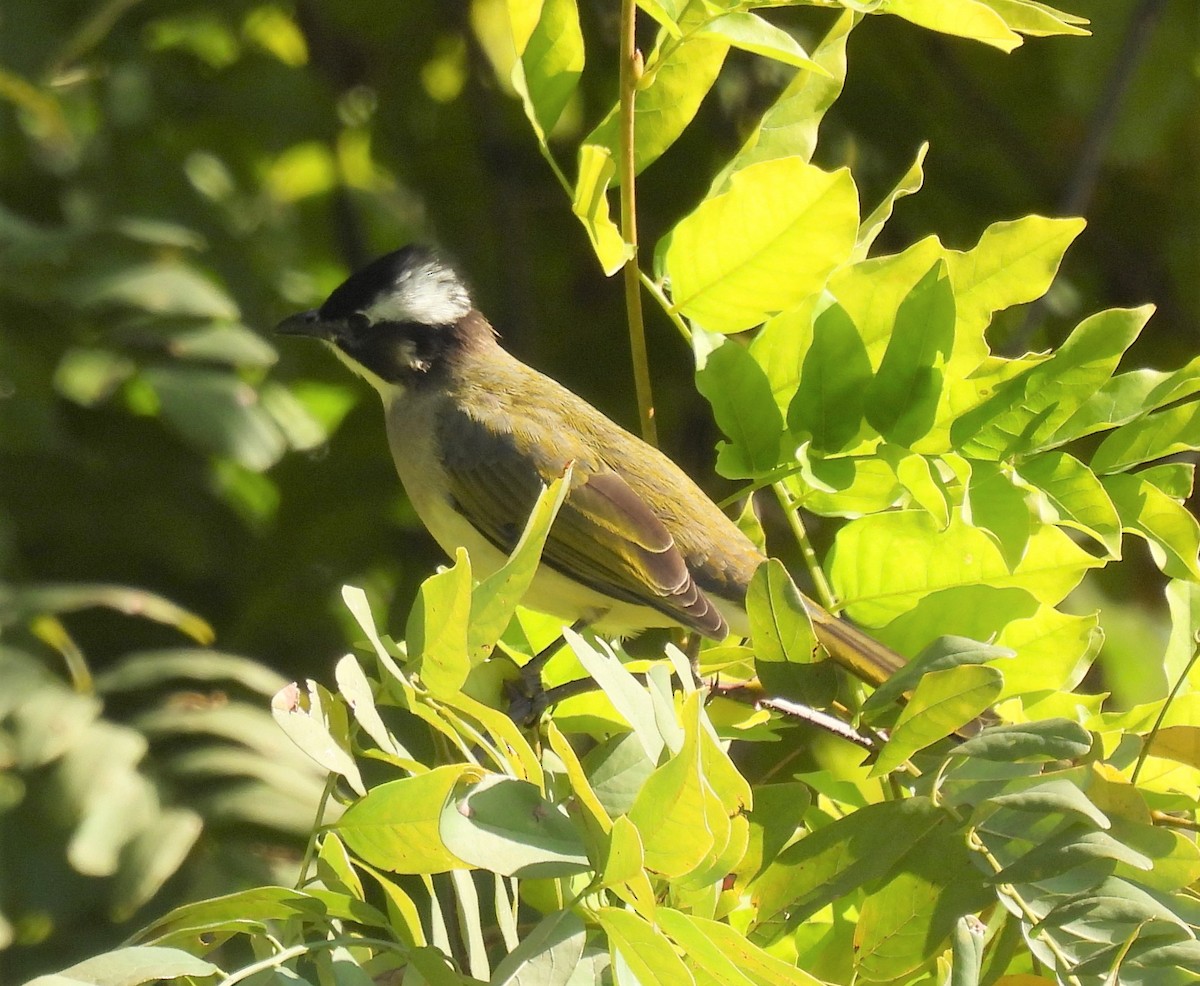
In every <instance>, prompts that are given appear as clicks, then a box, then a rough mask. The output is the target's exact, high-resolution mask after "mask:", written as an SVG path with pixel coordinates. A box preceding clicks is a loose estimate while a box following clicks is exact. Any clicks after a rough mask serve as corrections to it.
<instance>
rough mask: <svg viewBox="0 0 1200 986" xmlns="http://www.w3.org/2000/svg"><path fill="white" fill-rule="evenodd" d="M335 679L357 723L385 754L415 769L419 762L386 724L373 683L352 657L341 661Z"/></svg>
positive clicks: (337, 666)
mask: <svg viewBox="0 0 1200 986" xmlns="http://www.w3.org/2000/svg"><path fill="white" fill-rule="evenodd" d="M334 678H335V680H336V681H337V686H338V691H339V692H341V695H342V698H344V699H345V700H346V704H347V705H348V706H349V707H350V711H351V712H352V713H353V714H354V718H355V720H356V721H357V722H358V724H359V726H361V727H362V730H363V732H365V733H366V734H367V735H368V736H369V737H370V738H371V739H372V740H373V741H374V742H375V745H376V746H378V747H379V749H380V750H382V751H383V752H384V753H387V754H390V755H391V756H393V757H397V758H400V759H401V760H405V761H408V764H407V765H408V766H410V767H412V766H415V765H416V763H417V761H416V759H415V758H414V757H413V755H412V754H411V753H409V752H408V750H407V749H406V748H405V747H404V745H403V744H402V743H401V742H400V741H399V740H398V739H396V737H395V736H394V735H393V734H392V733H391V731H390V730H389V729H388V728H387V726H386V725H385V724H384V721H383V718H382V716H380V714H379V710H378V709H377V708H376V706H375V695H374V693H373V692H372V690H371V683H370V682H369V681H368V680H367V676H366V675H365V674H364V673H363V669H362V666H361V665H360V664H359V663H358V659H357V658H355V656H354V655H353V654H347V655H346V656H345V657H343V658H342V659H341V660H340V661H338V663H337V665H336V667H335V668H334Z"/></svg>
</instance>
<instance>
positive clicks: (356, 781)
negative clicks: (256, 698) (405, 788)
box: [271, 679, 367, 794]
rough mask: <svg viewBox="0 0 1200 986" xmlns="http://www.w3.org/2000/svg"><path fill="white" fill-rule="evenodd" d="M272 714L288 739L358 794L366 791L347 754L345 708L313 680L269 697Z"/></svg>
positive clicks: (347, 737) (353, 763)
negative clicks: (302, 689) (342, 778)
mask: <svg viewBox="0 0 1200 986" xmlns="http://www.w3.org/2000/svg"><path fill="white" fill-rule="evenodd" d="M271 715H272V716H273V717H274V719H275V722H276V723H277V724H278V725H279V728H280V729H282V730H283V731H284V733H286V734H287V737H288V739H290V740H291V741H292V742H293V743H295V744H296V746H298V747H299V748H300V749H301V750H303V751H304V752H305V753H306V754H307V755H308V756H309V757H311V758H312V759H313V760H314V761H315V762H316V763H318V764H320V766H321V767H323V768H324V769H325V770H327V771H330V772H332V773H335V774H338V775H340V776H341V777H344V778H345V779H346V782H347V783H348V784H349V785H350V787H351V788H353V789H354V791H355V792H356V793H357V794H366V791H367V788H366V786H365V785H364V784H363V779H362V775H361V774H359V772H358V764H357V763H356V762H355V760H354V757H353V755H352V754H351V753H350V736H349V730H348V726H347V723H346V710H345V708H344V707H343V706H339V705H338V703H337V701H336V700H335V699H334V698H333V696H332V695H330V693H329V692H328V691H326V690H325V689H324V688H322V687H321V686H320V685H318V684H317V683H316V682H315V681H313V680H312V679H309V680H308V682H307V687H306V690H305V691H304V692H301V690H300V686H299V685H297V684H296V683H295V682H293V683H292V684H290V685H286V686H285V687H283V688H281V689H280V690H279V691H278V692H277V693H276V695H275V697H274V698H273V699H271Z"/></svg>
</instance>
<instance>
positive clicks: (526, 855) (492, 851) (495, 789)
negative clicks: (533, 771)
mask: <svg viewBox="0 0 1200 986" xmlns="http://www.w3.org/2000/svg"><path fill="white" fill-rule="evenodd" d="M439 832H440V835H441V838H442V841H443V843H444V845H445V847H446V849H447V850H448V851H449V852H450V853H452V854H453V855H455V856H457V857H458V858H459V859H461V860H463V861H464V862H466V863H469V864H471V865H473V866H478V867H482V868H484V869H488V870H491V871H492V872H494V873H501V874H504V875H505V876H520V877H529V878H536V877H545V876H570V875H572V874H575V873H582V872H585V871H586V870H587V869H588V867H589V863H588V858H587V853H586V852H585V851H584V847H583V840H582V839H581V837H580V834H579V832H578V831H576V829H575V825H574V823H573V822H572V821H571V819H570V818H569V817H568V815H567V813H566V811H565V809H564V808H563V807H562V806H561V805H554V804H552V803H550V802H549V801H547V800H546V799H545V798H544V797H543V796H542V795H541V793H540V792H539V791H538V789H537V787H535V786H534V785H533V784H530V783H528V782H527V781H520V780H516V779H515V778H511V777H502V776H499V775H494V774H493V775H490V776H487V777H484V778H482V779H481V780H479V781H476V782H475V783H473V784H472V785H471V786H470V787H469V788H467V789H465V790H461V791H454V792H452V793H451V796H450V797H449V798H448V799H447V800H446V802H445V805H444V806H443V808H442V813H441V820H440V825H439Z"/></svg>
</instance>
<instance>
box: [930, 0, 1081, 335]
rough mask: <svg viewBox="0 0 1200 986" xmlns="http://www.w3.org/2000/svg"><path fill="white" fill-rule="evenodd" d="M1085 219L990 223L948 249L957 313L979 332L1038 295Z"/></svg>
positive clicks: (1027, 218) (1041, 218)
mask: <svg viewBox="0 0 1200 986" xmlns="http://www.w3.org/2000/svg"><path fill="white" fill-rule="evenodd" d="M935 2H936V0H935ZM1085 225H1086V224H1085V223H1084V221H1083V220H1082V219H1048V218H1046V217H1045V216H1025V217H1023V218H1021V219H1015V220H1012V221H1010V222H999V223H993V224H992V225H991V226H989V227H988V228H987V229H986V230H984V232H983V235H982V236H981V237H980V238H979V242H978V243H977V244H976V245H975V246H974V247H973V248H972V249H970V250H967V251H965V252H959V251H957V250H951V251H947V254H946V262H947V263H948V264H949V265H950V279H951V280H952V281H953V282H954V300H955V302H956V304H957V306H958V313H959V318H960V319H961V320H963V321H964V322H969V323H970V327H971V330H972V331H975V330H976V329H977V330H978V331H980V332H982V331H983V329H984V328H986V326H987V325H988V323H989V322H990V321H991V319H992V314H993V313H994V312H998V311H1001V310H1003V309H1005V308H1011V307H1012V306H1013V305H1020V304H1024V303H1025V302H1029V301H1034V300H1036V299H1038V298H1040V297H1041V296H1042V295H1044V294H1045V293H1046V291H1047V289H1048V288H1049V287H1050V283H1051V282H1052V281H1053V280H1054V275H1055V274H1056V273H1057V272H1058V267H1059V264H1060V263H1062V258H1063V254H1065V253H1066V252H1067V248H1068V247H1069V246H1070V245H1071V243H1072V242H1073V241H1074V240H1075V238H1076V237H1077V236H1078V235H1079V234H1080V233H1082V232H1083V228H1084V226H1085Z"/></svg>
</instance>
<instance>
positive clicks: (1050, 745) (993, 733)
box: [953, 719, 1092, 763]
mask: <svg viewBox="0 0 1200 986" xmlns="http://www.w3.org/2000/svg"><path fill="white" fill-rule="evenodd" d="M1091 748H1092V735H1091V733H1089V732H1088V731H1087V730H1086V729H1084V728H1083V727H1082V726H1081V725H1079V723H1077V722H1072V721H1071V720H1070V719H1043V720H1040V721H1038V722H1020V723H1014V724H1012V725H1005V726H989V727H988V728H986V729H984V730H983V731H982V732H981V733H979V735H978V736H973V737H971V739H969V740H967V741H966V742H965V743H962V744H961V745H959V746H958V747H956V748H955V749H954V750H953V755H954V756H956V757H982V758H983V759H984V760H999V761H1001V762H1006V763H1017V762H1020V761H1031V760H1032V761H1039V760H1074V759H1076V758H1078V757H1082V756H1084V755H1086V754H1087V752H1088V751H1089V750H1090V749H1091Z"/></svg>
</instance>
